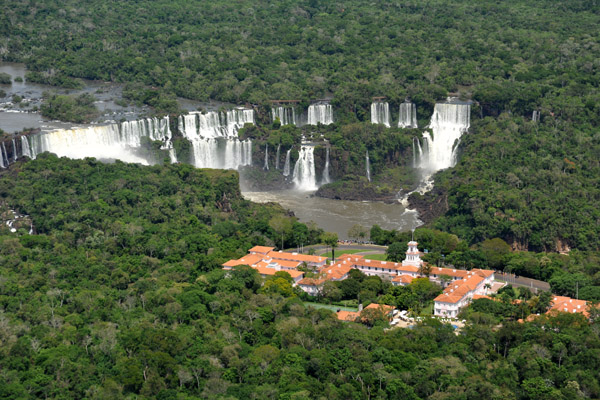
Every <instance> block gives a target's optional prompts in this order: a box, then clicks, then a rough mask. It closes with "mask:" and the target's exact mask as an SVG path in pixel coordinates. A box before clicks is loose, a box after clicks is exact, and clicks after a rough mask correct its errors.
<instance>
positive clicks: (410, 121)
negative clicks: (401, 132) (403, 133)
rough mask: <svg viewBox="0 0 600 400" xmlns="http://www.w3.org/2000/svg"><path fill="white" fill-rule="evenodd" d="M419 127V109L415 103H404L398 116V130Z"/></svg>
mask: <svg viewBox="0 0 600 400" xmlns="http://www.w3.org/2000/svg"><path fill="white" fill-rule="evenodd" d="M416 127H417V107H416V106H415V105H414V104H413V103H409V102H404V103H402V104H400V112H399V115H398V128H416Z"/></svg>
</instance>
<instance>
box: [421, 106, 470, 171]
mask: <svg viewBox="0 0 600 400" xmlns="http://www.w3.org/2000/svg"><path fill="white" fill-rule="evenodd" d="M470 118H471V106H470V105H469V104H463V103H438V104H436V105H435V108H434V110H433V115H432V116H431V122H430V124H429V127H430V128H431V130H432V131H433V137H432V136H431V135H430V133H429V132H424V133H423V145H424V147H425V154H426V157H425V159H424V160H422V161H421V163H420V166H421V168H424V169H425V170H426V171H427V172H428V173H430V174H433V173H434V172H436V171H439V170H441V169H445V168H449V167H453V166H454V165H455V164H456V149H457V147H458V144H459V142H460V138H461V136H462V135H463V133H465V132H466V131H467V129H469V125H470Z"/></svg>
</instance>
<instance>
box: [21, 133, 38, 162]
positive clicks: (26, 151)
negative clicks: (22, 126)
mask: <svg viewBox="0 0 600 400" xmlns="http://www.w3.org/2000/svg"><path fill="white" fill-rule="evenodd" d="M21 155H22V156H24V157H29V158H35V156H34V155H33V154H31V149H30V147H29V141H28V140H27V136H21Z"/></svg>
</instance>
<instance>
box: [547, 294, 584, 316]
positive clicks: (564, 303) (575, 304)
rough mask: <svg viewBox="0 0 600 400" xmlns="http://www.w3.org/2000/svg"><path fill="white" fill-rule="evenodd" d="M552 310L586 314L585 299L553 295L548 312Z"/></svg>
mask: <svg viewBox="0 0 600 400" xmlns="http://www.w3.org/2000/svg"><path fill="white" fill-rule="evenodd" d="M552 310H556V311H562V312H568V313H581V314H584V315H585V316H587V315H588V312H587V301H585V300H577V299H572V298H570V297H566V296H554V297H553V298H552V302H551V305H550V309H549V310H548V312H550V311H552Z"/></svg>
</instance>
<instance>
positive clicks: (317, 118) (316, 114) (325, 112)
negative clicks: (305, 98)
mask: <svg viewBox="0 0 600 400" xmlns="http://www.w3.org/2000/svg"><path fill="white" fill-rule="evenodd" d="M317 124H323V125H329V124H333V109H332V108H331V104H311V105H310V106H309V107H308V125H317Z"/></svg>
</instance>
